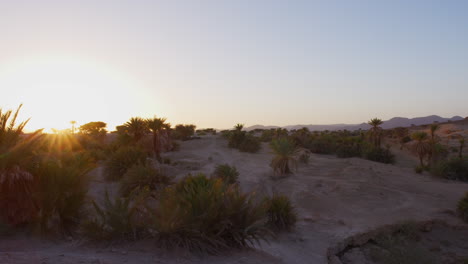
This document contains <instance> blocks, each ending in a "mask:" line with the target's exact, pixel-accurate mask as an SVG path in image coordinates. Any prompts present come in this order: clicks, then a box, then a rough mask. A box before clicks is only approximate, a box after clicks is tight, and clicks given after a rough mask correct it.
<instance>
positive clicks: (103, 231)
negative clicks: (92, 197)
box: [82, 191, 144, 240]
mask: <svg viewBox="0 0 468 264" xmlns="http://www.w3.org/2000/svg"><path fill="white" fill-rule="evenodd" d="M132 198H133V197H124V198H116V199H114V200H111V199H110V197H109V193H108V192H107V191H106V193H105V197H104V202H103V206H102V207H100V206H99V205H98V204H97V203H96V202H95V201H93V207H94V210H95V215H94V216H92V217H90V218H89V219H88V220H87V221H86V222H84V224H83V225H82V232H83V234H84V235H85V236H86V237H87V238H89V239H91V240H135V239H137V238H139V237H141V236H142V235H143V234H144V228H143V227H142V224H141V223H139V222H138V221H137V219H138V216H137V215H138V214H139V208H140V206H141V203H142V201H143V199H142V198H140V197H138V198H137V199H132Z"/></svg>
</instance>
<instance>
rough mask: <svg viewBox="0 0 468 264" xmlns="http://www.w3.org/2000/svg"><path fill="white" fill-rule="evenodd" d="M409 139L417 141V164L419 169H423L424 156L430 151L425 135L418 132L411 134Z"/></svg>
mask: <svg viewBox="0 0 468 264" xmlns="http://www.w3.org/2000/svg"><path fill="white" fill-rule="evenodd" d="M411 137H412V138H413V139H414V140H416V141H417V143H416V152H417V153H418V156H419V164H420V165H421V167H424V162H423V159H424V156H426V155H427V154H428V153H429V152H430V151H431V146H430V144H429V143H428V142H427V138H428V136H427V133H426V132H423V131H418V132H414V133H413V134H411Z"/></svg>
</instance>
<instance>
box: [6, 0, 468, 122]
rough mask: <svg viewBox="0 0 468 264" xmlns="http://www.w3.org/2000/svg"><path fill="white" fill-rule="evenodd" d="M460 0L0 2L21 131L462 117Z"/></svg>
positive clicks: (464, 52)
mask: <svg viewBox="0 0 468 264" xmlns="http://www.w3.org/2000/svg"><path fill="white" fill-rule="evenodd" d="M467 12H468V2H466V1H411V2H409V1H371V0H362V1H266V0H257V1H247V0H241V1H214V0H212V1H208V0H206V1H179V0H173V1H129V0H128V1H108V0H105V1H90V0H84V1H73V2H72V1H52V0H43V1H32V0H31V1H23V0H18V1H0V36H2V42H1V44H0V45H1V48H0V89H1V95H2V96H1V99H0V108H3V109H9V108H16V107H17V106H18V105H19V104H20V103H23V104H24V106H23V109H22V112H21V118H27V117H31V118H32V119H31V121H30V123H29V124H28V127H27V129H29V130H32V129H37V128H58V129H62V128H66V127H69V126H70V124H69V122H70V121H71V120H76V121H77V122H78V125H80V124H84V123H87V122H90V121H104V122H107V123H108V124H109V129H110V130H113V129H114V127H115V126H116V125H120V124H122V123H124V122H126V121H127V120H128V119H129V118H130V117H132V116H142V117H152V116H153V115H157V116H160V117H167V119H168V121H169V122H171V123H172V124H178V123H193V124H196V125H197V126H198V127H216V128H229V127H232V126H233V125H234V124H236V123H244V124H246V126H251V125H255V124H264V125H269V124H272V125H278V126H284V125H294V124H335V123H347V124H358V123H362V122H365V121H366V120H369V119H370V118H373V117H379V118H381V119H383V120H387V119H390V118H392V117H395V116H403V117H418V116H428V115H433V114H435V115H439V116H442V117H452V116H456V115H459V116H463V117H466V116H468V108H467V107H466V98H468V48H467V47H468V34H466V32H468V16H466V13H467Z"/></svg>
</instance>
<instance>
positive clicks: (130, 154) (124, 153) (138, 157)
mask: <svg viewBox="0 0 468 264" xmlns="http://www.w3.org/2000/svg"><path fill="white" fill-rule="evenodd" d="M147 157H148V153H147V152H146V151H144V150H141V149H140V148H136V147H122V148H119V149H117V151H115V152H114V153H112V154H111V155H110V157H109V159H108V160H107V161H106V163H105V168H104V176H105V179H106V180H109V181H116V180H120V179H121V178H122V177H123V175H124V174H125V173H126V172H127V170H128V169H129V168H131V167H132V166H134V165H136V164H144V163H145V162H146V158H147Z"/></svg>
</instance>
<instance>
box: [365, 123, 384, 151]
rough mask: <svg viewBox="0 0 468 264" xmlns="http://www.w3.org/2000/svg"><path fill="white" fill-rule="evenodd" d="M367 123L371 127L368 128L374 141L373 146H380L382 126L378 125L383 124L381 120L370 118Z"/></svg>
mask: <svg viewBox="0 0 468 264" xmlns="http://www.w3.org/2000/svg"><path fill="white" fill-rule="evenodd" d="M367 124H369V125H371V126H372V127H371V128H370V129H369V133H370V137H371V139H372V141H373V143H374V146H375V147H377V148H380V137H381V134H382V128H381V127H380V125H382V124H383V121H382V120H381V119H378V118H372V119H371V120H370V121H369V122H367Z"/></svg>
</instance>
